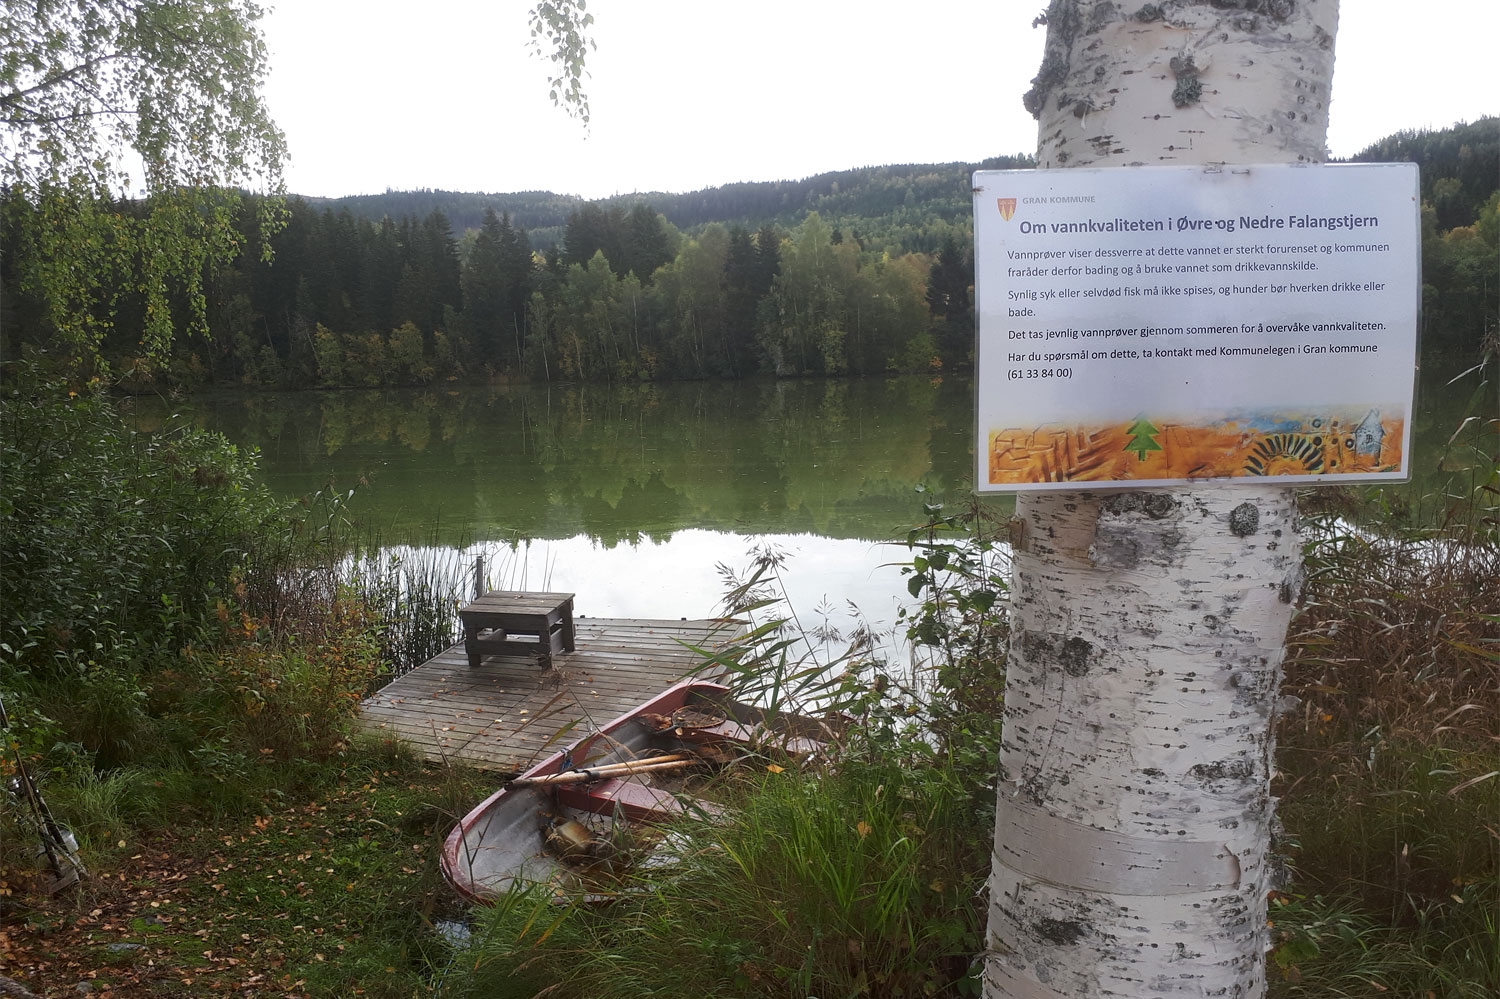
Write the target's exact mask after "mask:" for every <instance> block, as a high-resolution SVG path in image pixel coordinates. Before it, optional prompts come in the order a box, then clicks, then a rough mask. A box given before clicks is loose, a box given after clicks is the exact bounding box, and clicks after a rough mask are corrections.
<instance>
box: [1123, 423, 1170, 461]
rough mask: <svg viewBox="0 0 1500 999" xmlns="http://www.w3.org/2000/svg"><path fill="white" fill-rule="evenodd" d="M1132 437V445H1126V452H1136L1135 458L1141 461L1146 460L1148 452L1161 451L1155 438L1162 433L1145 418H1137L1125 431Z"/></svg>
mask: <svg viewBox="0 0 1500 999" xmlns="http://www.w3.org/2000/svg"><path fill="white" fill-rule="evenodd" d="M1125 432H1126V433H1127V434H1129V435H1130V443H1128V444H1126V445H1125V448H1124V449H1125V450H1126V451H1134V452H1135V456H1136V457H1137V458H1138V459H1140V460H1141V461H1145V460H1146V452H1147V451H1160V450H1161V445H1160V444H1158V443H1156V440H1155V437H1156V435H1157V434H1159V433H1161V431H1160V430H1158V429H1156V428H1155V427H1153V426H1152V425H1151V421H1150V420H1148V419H1146V418H1145V417H1144V416H1138V417H1136V420H1135V422H1134V423H1132V424H1131V425H1130V429H1129V430H1127V431H1125Z"/></svg>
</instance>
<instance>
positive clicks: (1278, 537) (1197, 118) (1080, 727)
mask: <svg viewBox="0 0 1500 999" xmlns="http://www.w3.org/2000/svg"><path fill="white" fill-rule="evenodd" d="M1337 18H1338V5H1337V0H1164V2H1162V3H1147V4H1144V5H1138V4H1135V3H1133V2H1132V3H1131V4H1129V5H1128V6H1122V5H1120V4H1116V3H1112V2H1109V0H1053V2H1052V3H1051V4H1050V6H1049V7H1048V9H1047V14H1046V21H1047V45H1046V54H1045V58H1044V61H1043V63H1042V68H1041V71H1040V72H1039V74H1038V75H1037V78H1036V80H1035V81H1034V87H1033V89H1032V91H1031V92H1030V93H1028V94H1027V95H1026V105H1027V107H1028V109H1030V110H1031V111H1032V112H1033V113H1034V114H1036V116H1037V117H1038V120H1039V122H1040V130H1039V136H1040V138H1039V142H1038V150H1037V159H1038V165H1039V166H1040V167H1043V168H1056V167H1084V166H1086V167H1100V166H1116V165H1118V166H1139V165H1154V164H1179V165H1180V164H1198V163H1201V164H1205V165H1207V164H1236V163H1286V162H1309V163H1316V162H1320V161H1321V160H1322V159H1323V157H1324V140H1325V134H1326V130H1327V123H1328V95H1329V83H1330V80H1331V78H1332V74H1333V38H1334V32H1335V30H1336V25H1337ZM1012 540H1013V542H1014V543H1015V562H1014V577H1013V589H1012V594H1011V599H1012V641H1011V652H1010V658H1009V663H1008V671H1007V680H1006V683H1007V689H1006V696H1005V709H1004V734H1003V737H1002V744H1001V750H1000V774H1001V785H1000V793H999V801H998V807H997V814H996V823H995V851H994V867H993V872H992V874H991V878H990V884H989V896H990V913H989V931H988V940H987V943H988V946H987V957H986V965H985V994H986V995H987V996H991V997H995V996H1007V997H1025V999H1088V997H1096V996H1142V997H1144V996H1233V997H1259V996H1262V995H1264V993H1265V954H1266V948H1267V939H1268V938H1267V928H1266V894H1267V891H1268V888H1269V884H1268V880H1269V865H1268V862H1267V861H1268V851H1269V846H1270V839H1271V825H1272V821H1273V814H1274V806H1275V802H1274V799H1273V798H1272V797H1271V795H1270V790H1269V783H1270V774H1271V767H1272V755H1273V749H1274V744H1273V739H1274V733H1273V723H1274V719H1275V715H1276V705H1277V701H1278V696H1279V695H1278V688H1279V685H1280V678H1281V659H1282V653H1283V643H1284V638H1285V634H1286V629H1287V624H1288V622H1289V621H1290V618H1291V614H1292V604H1293V601H1294V599H1295V597H1296V594H1297V591H1298V589H1299V585H1300V579H1301V551H1300V548H1301V545H1300V540H1299V538H1298V536H1297V533H1296V526H1295V509H1294V505H1293V500H1292V495H1291V490H1289V489H1286V488H1280V487H1275V486H1259V487H1254V486H1251V487H1247V486H1222V485H1221V486H1204V487H1194V488H1192V489H1184V490H1181V491H1174V492H1160V491H1132V492H1121V493H1112V494H1104V493H1097V492H1089V493H1081V492H1080V493H1071V494H1059V493H1050V494H1036V493H1028V494H1025V495H1023V496H1022V497H1021V498H1020V500H1019V501H1018V503H1017V515H1016V520H1015V521H1014V522H1013V523H1012Z"/></svg>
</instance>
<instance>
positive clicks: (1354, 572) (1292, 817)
mask: <svg viewBox="0 0 1500 999" xmlns="http://www.w3.org/2000/svg"><path fill="white" fill-rule="evenodd" d="M1491 384H1492V383H1491ZM1489 391H1490V393H1491V394H1490V395H1489V396H1482V397H1484V398H1492V395H1493V389H1490V390H1489ZM1497 440H1500V426H1497V424H1496V423H1495V421H1493V420H1490V421H1489V422H1488V423H1486V422H1484V421H1483V420H1478V421H1470V422H1468V423H1467V424H1466V425H1465V428H1463V429H1462V430H1461V432H1460V433H1458V434H1455V437H1454V440H1453V442H1452V443H1451V445H1450V451H1449V453H1448V454H1445V455H1444V456H1443V461H1444V463H1445V467H1446V468H1448V469H1449V470H1450V472H1451V478H1450V479H1449V481H1448V484H1447V485H1446V486H1445V487H1444V488H1442V489H1440V490H1438V491H1437V492H1436V493H1435V494H1434V495H1430V496H1424V497H1422V498H1421V499H1420V500H1418V501H1417V502H1415V503H1414V504H1399V503H1398V504H1392V503H1390V502H1389V497H1388V496H1387V495H1386V494H1384V493H1369V494H1358V493H1350V492H1342V493H1340V492H1334V493H1320V494H1319V495H1318V496H1317V497H1316V499H1317V500H1318V501H1319V504H1320V509H1319V510H1317V511H1316V519H1315V520H1314V524H1313V535H1312V542H1311V544H1310V545H1309V550H1308V557H1307V559H1306V563H1307V567H1308V570H1309V576H1308V585H1307V594H1306V606H1305V608H1304V610H1303V613H1302V614H1301V616H1300V617H1299V618H1298V619H1297V621H1296V622H1295V624H1294V629H1293V634H1292V636H1291V642H1290V649H1289V656H1288V660H1287V664H1286V682H1285V685H1284V689H1285V691H1286V692H1287V693H1288V694H1289V695H1292V696H1293V697H1295V698H1297V699H1298V702H1299V703H1298V705H1297V707H1296V709H1295V710H1293V711H1292V712H1290V713H1289V714H1288V715H1287V716H1286V717H1285V718H1283V720H1282V723H1281V726H1280V731H1279V740H1280V742H1279V752H1278V757H1277V761H1278V766H1279V770H1280V780H1279V783H1278V787H1277V788H1276V790H1277V791H1278V793H1279V794H1280V795H1281V797H1282V801H1281V808H1280V814H1281V818H1282V821H1283V824H1284V826H1285V828H1286V831H1287V835H1286V840H1285V842H1284V844H1283V846H1284V849H1285V852H1286V854H1287V859H1288V861H1289V863H1290V864H1291V868H1292V875H1293V876H1292V880H1291V882H1290V884H1289V885H1288V886H1287V887H1286V889H1285V892H1284V893H1282V894H1280V895H1278V896H1277V897H1276V899H1275V903H1274V905H1273V909H1272V917H1273V919H1274V921H1275V923H1276V927H1277V934H1278V940H1279V944H1278V947H1277V950H1276V951H1275V952H1274V953H1273V987H1272V994H1273V995H1276V996H1288V997H1292V996H1296V997H1304V996H1305V997H1309V999H1311V997H1314V996H1317V997H1322V996H1376V995H1390V996H1415V997H1431V999H1479V997H1481V996H1486V997H1487V996H1493V995H1496V994H1500V453H1497V452H1496V442H1497ZM1412 507H1421V508H1425V509H1426V510H1428V511H1429V513H1434V514H1435V519H1433V518H1429V519H1428V520H1427V521H1426V523H1425V524H1423V525H1418V526H1414V525H1413V524H1412V522H1411V520H1410V519H1409V516H1410V513H1411V508H1412ZM1351 519H1354V520H1355V521H1357V522H1358V526H1350V520H1351ZM1275 972H1279V974H1275Z"/></svg>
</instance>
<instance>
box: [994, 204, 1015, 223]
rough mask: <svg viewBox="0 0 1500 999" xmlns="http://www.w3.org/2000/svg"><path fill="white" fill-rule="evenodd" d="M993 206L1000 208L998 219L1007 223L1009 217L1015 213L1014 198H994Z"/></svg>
mask: <svg viewBox="0 0 1500 999" xmlns="http://www.w3.org/2000/svg"><path fill="white" fill-rule="evenodd" d="M995 204H997V205H999V206H1000V217H1001V218H1003V219H1004V220H1005V221H1007V222H1009V221H1010V217H1011V216H1012V215H1014V214H1015V213H1016V199H1015V198H996V199H995Z"/></svg>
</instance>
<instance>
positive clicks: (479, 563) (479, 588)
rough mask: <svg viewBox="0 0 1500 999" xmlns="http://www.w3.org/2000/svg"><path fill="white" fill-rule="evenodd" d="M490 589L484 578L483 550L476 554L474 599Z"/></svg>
mask: <svg viewBox="0 0 1500 999" xmlns="http://www.w3.org/2000/svg"><path fill="white" fill-rule="evenodd" d="M488 589H489V587H487V586H486V585H485V578H484V554H483V553H482V552H481V553H480V554H478V555H475V556H474V599H475V600H478V599H479V598H480V597H482V596H484V594H485V592H486V591H487V590H488Z"/></svg>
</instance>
